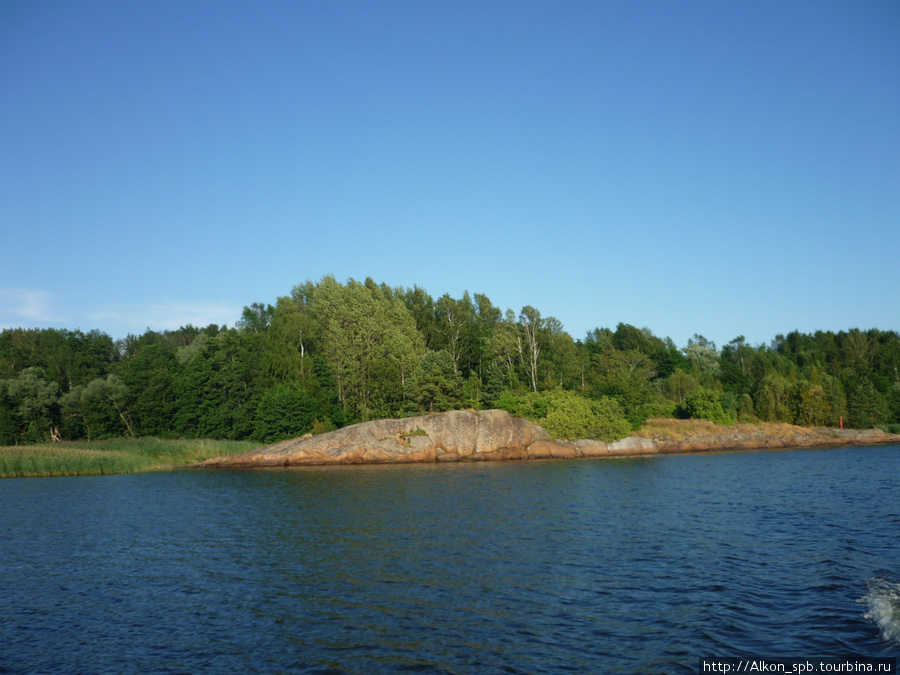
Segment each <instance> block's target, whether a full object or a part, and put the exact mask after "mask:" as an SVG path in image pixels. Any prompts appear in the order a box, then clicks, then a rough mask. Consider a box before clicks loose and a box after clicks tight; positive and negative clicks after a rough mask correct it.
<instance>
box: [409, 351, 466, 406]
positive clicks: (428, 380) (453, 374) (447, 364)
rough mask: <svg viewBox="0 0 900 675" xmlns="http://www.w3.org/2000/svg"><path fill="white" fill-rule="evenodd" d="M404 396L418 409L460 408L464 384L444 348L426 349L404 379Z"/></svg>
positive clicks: (451, 358)
mask: <svg viewBox="0 0 900 675" xmlns="http://www.w3.org/2000/svg"><path fill="white" fill-rule="evenodd" d="M406 386H407V399H408V401H409V403H410V405H411V407H412V409H413V410H416V411H418V412H428V413H433V412H441V411H444V410H453V409H456V408H459V407H461V405H462V403H463V392H464V383H463V379H462V376H461V375H460V374H459V373H458V372H457V371H456V370H455V369H454V367H453V357H452V356H451V355H450V354H449V353H447V352H446V351H445V350H443V349H442V350H440V351H436V352H432V351H430V352H426V353H425V354H424V355H423V356H422V357H421V358H420V359H419V364H418V366H417V367H416V369H415V372H414V373H413V376H412V377H411V378H409V379H408V380H407V384H406Z"/></svg>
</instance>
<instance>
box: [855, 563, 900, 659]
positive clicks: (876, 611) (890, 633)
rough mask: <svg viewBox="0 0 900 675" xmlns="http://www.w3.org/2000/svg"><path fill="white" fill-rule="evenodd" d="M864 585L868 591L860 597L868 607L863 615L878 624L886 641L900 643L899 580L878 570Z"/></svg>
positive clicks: (886, 572) (889, 573)
mask: <svg viewBox="0 0 900 675" xmlns="http://www.w3.org/2000/svg"><path fill="white" fill-rule="evenodd" d="M866 586H867V587H868V589H869V592H868V593H866V594H865V595H864V596H863V597H862V598H860V602H862V603H863V604H864V605H865V606H866V608H867V609H868V611H867V612H866V613H865V614H864V615H863V616H864V617H865V618H867V619H869V620H871V621H874V622H875V623H876V624H877V625H878V627H879V628H880V629H881V636H882V637H883V638H884V639H885V640H886V641H887V642H893V643H894V644H897V645H900V580H898V579H897V577H896V576H895V575H893V574H892V573H891V572H888V571H885V570H879V571H878V572H876V573H875V574H874V575H873V576H872V577H870V578H869V579H868V580H866Z"/></svg>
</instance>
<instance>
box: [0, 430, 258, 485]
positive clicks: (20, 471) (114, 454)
mask: <svg viewBox="0 0 900 675" xmlns="http://www.w3.org/2000/svg"><path fill="white" fill-rule="evenodd" d="M258 447H259V443H255V442H252V441H218V440H210V439H190V440H185V439H161V438H133V439H131V438H128V439H126V438H115V439H109V440H104V441H92V442H88V441H71V442H61V443H53V444H40V445H19V446H12V447H0V478H21V477H26V476H87V475H97V474H113V473H138V472H141V471H160V470H167V469H174V468H178V467H183V466H189V465H191V464H196V463H198V462H202V461H204V460H207V459H213V458H214V457H226V456H229V455H236V454H239V453H242V452H249V451H250V450H254V449H256V448H258Z"/></svg>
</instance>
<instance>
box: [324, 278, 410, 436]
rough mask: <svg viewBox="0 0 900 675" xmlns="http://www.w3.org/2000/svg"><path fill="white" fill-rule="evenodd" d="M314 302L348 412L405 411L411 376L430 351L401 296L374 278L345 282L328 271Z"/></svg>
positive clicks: (326, 356) (378, 413) (361, 416)
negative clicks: (327, 275)
mask: <svg viewBox="0 0 900 675" xmlns="http://www.w3.org/2000/svg"><path fill="white" fill-rule="evenodd" d="M310 304H311V306H312V310H313V311H314V313H315V315H316V318H317V320H318V321H319V324H320V325H321V330H322V349H321V352H322V356H323V358H324V359H325V360H326V362H327V363H328V364H329V367H330V369H331V372H332V375H333V376H334V379H335V382H336V383H337V389H338V395H339V397H340V401H341V404H342V406H343V408H344V411H345V414H347V415H348V416H349V417H354V418H357V419H360V420H368V419H372V418H374V417H382V416H388V415H390V414H393V413H397V412H399V411H400V410H401V409H402V405H403V391H404V385H405V381H406V378H408V377H410V376H411V374H412V372H413V370H414V369H415V367H416V364H417V363H418V360H419V357H420V356H421V355H422V354H423V353H424V344H423V341H422V337H421V336H420V335H419V333H418V332H417V331H416V325H415V321H414V319H413V317H412V315H411V314H410V313H409V310H408V309H407V308H406V306H405V305H404V304H403V302H402V300H401V299H400V297H399V296H398V295H394V294H393V293H392V294H390V295H388V294H386V293H385V292H384V290H383V289H381V288H380V287H378V286H376V285H374V284H368V283H366V284H360V283H359V282H357V281H354V280H353V279H351V280H350V281H348V282H347V284H346V285H343V284H340V283H338V282H337V281H335V280H334V278H333V277H325V278H324V279H322V281H321V282H320V283H319V284H318V286H316V287H315V289H314V291H313V293H312V296H311V303H310Z"/></svg>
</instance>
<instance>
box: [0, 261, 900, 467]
mask: <svg viewBox="0 0 900 675" xmlns="http://www.w3.org/2000/svg"><path fill="white" fill-rule="evenodd" d="M460 410H473V411H489V410H503V411H505V412H506V413H508V414H510V415H512V416H514V417H518V418H522V419H525V420H529V421H530V422H532V423H534V424H536V425H539V426H540V427H542V428H543V429H544V430H546V432H547V434H548V435H549V439H553V440H554V442H556V441H558V440H559V439H591V440H593V441H597V442H599V443H612V442H617V441H618V440H620V439H623V438H625V437H627V436H629V434H634V433H642V431H641V430H642V429H646V427H645V426H644V425H645V424H646V423H647V422H648V420H652V419H669V418H678V419H680V420H694V421H701V420H705V421H707V422H710V423H715V424H716V425H720V426H722V427H729V426H732V425H735V424H740V423H745V424H775V423H777V424H787V425H798V426H800V427H804V428H829V427H830V428H834V427H843V428H846V429H873V428H876V427H877V428H881V429H883V430H884V431H885V432H888V433H897V432H898V431H900V333H898V332H897V331H894V330H879V329H874V328H873V329H869V330H865V331H864V330H860V329H858V328H851V329H849V330H847V331H840V332H831V331H816V332H815V333H811V334H804V333H800V332H799V331H793V332H790V333H787V334H786V335H777V336H775V338H774V339H773V340H772V341H771V342H770V343H768V344H758V345H751V344H749V343H748V342H747V341H746V340H745V338H744V337H743V336H740V335H739V336H737V337H735V338H734V339H732V340H731V341H730V342H728V343H727V344H725V345H724V346H721V347H717V346H716V344H715V343H714V342H712V341H710V340H707V339H706V338H705V337H703V336H702V335H700V334H695V335H694V337H693V338H691V339H689V340H688V341H687V344H686V345H684V346H679V345H676V344H675V343H674V342H673V341H672V340H671V339H670V338H668V337H666V338H662V337H659V336H656V335H654V334H653V332H652V331H651V330H650V329H649V328H647V327H644V328H638V327H637V326H633V325H629V324H626V323H619V324H618V325H617V326H616V327H615V328H607V327H602V328H601V327H598V328H595V329H593V330H590V331H588V332H587V334H586V335H584V336H582V337H581V338H578V337H577V336H576V337H573V336H572V335H570V334H568V333H567V332H566V331H565V330H564V329H563V325H562V323H561V322H560V321H559V320H558V319H556V318H554V317H552V316H545V315H543V314H542V313H541V312H540V311H538V309H536V308H535V307H533V306H531V305H526V306H524V307H522V309H521V311H519V312H518V313H516V312H515V311H513V310H512V309H507V310H505V311H503V310H502V309H501V308H500V307H498V306H495V305H494V304H493V303H492V302H491V301H490V299H489V298H488V297H487V296H485V295H482V294H479V293H475V294H474V295H470V294H469V292H468V291H466V292H464V293H463V295H462V297H460V298H453V297H451V296H450V295H447V294H445V295H443V296H441V297H440V298H434V297H432V296H431V295H429V294H428V293H427V292H426V291H425V290H424V289H422V288H419V287H417V286H414V287H412V288H403V287H390V286H388V285H386V284H377V283H375V281H373V280H372V279H366V280H365V281H364V282H359V281H355V280H354V279H349V280H348V281H347V282H346V283H341V282H339V281H337V280H336V279H335V278H334V277H333V276H326V277H323V278H322V279H321V280H320V281H318V282H312V281H306V282H304V283H302V284H300V285H298V286H296V287H294V288H293V290H292V291H291V293H290V295H286V296H283V297H279V298H278V299H277V301H276V303H275V304H274V305H270V304H265V303H253V304H252V305H250V306H249V307H245V308H244V311H243V313H242V315H241V316H240V318H238V319H237V321H236V322H235V324H234V325H233V327H230V328H229V327H228V326H218V325H215V324H210V325H208V326H206V327H197V326H192V325H187V326H182V327H180V328H178V329H176V330H164V331H161V332H158V331H153V330H150V329H148V330H147V331H146V332H145V333H144V334H143V335H129V336H127V337H126V338H124V339H121V340H114V339H113V338H112V337H110V336H109V335H106V334H104V333H102V332H100V331H97V330H92V331H90V332H82V331H81V330H67V329H55V328H7V329H3V330H0V448H19V449H14V450H6V451H4V453H3V457H5V459H4V460H3V461H5V462H8V463H10V465H11V467H12V468H9V469H0V471H6V472H8V473H9V474H10V475H25V474H27V475H35V474H38V473H40V472H49V473H52V474H56V473H62V472H68V471H70V470H69V469H68V468H66V467H67V466H68V465H69V464H71V463H74V464H76V465H77V466H79V467H81V468H79V469H76V471H78V472H81V473H84V472H93V473H104V472H109V471H144V470H152V469H154V468H157V467H162V468H167V467H170V466H173V467H174V466H182V465H189V464H191V463H195V462H196V461H202V460H203V458H204V457H206V455H203V454H202V453H200V454H198V453H197V452H195V450H194V448H195V446H194V445H191V444H193V443H199V444H201V445H202V444H203V443H204V442H210V441H208V440H207V441H204V439H217V440H226V439H227V440H228V441H234V442H246V443H248V444H249V445H247V446H244V447H250V448H260V447H264V446H267V445H269V444H272V443H279V442H281V441H284V439H295V438H299V437H302V436H305V435H306V434H313V435H315V436H320V435H322V434H326V433H328V432H332V431H339V430H341V429H347V428H350V427H353V426H355V425H358V424H365V423H369V422H372V421H375V420H391V419H403V418H407V417H415V416H423V415H432V414H442V413H447V412H450V411H460ZM412 431H414V429H413V430H412ZM647 433H649V432H647ZM115 439H130V440H131V441H133V443H134V444H135V445H134V446H131V445H129V443H130V441H129V442H128V443H126V442H124V441H116V440H115ZM142 439H166V440H160V441H158V442H157V443H158V444H159V445H152V444H151V445H144V444H145V443H148V441H145V440H142ZM175 439H188V440H184V441H178V440H175ZM549 439H548V440H549ZM101 441H102V442H103V443H107V442H108V444H106V445H104V444H102V443H101V445H99V446H98V445H96V443H97V442H101ZM751 441H752V439H751ZM751 441H748V442H751ZM69 442H77V444H76V445H71V446H64V445H63V443H69ZM405 442H407V443H409V444H411V445H415V446H417V447H420V446H421V445H422V442H421V438H419V439H417V438H416V437H415V436H412V437H409V438H407V439H406V441H405ZM167 443H174V444H175V445H166V444H167ZM179 443H180V444H182V446H183V447H181V446H178V444H179ZM308 445H309V444H307V446H308ZM557 445H560V444H559V443H557ZM64 447H68V448H71V451H66V452H63V451H62V450H60V448H64ZM360 447H361V446H360ZM404 447H405V446H404ZM598 447H599V446H598ZM22 448H31V449H27V450H26V449H22ZM134 448H137V450H135V449H134ZM173 448H174V449H173ZM236 452H237V453H238V454H240V451H236ZM361 452H362V451H361ZM116 453H119V454H116ZM229 453H231V450H223V451H222V453H221V454H223V455H224V454H229ZM362 454H365V452H362ZM76 456H77V457H78V458H79V459H78V461H77V462H75V461H74V460H72V461H70V458H71V457H76ZM60 457H65V459H60ZM54 464H58V465H59V468H58V469H54V468H52V467H53V466H54ZM46 466H50V467H51V468H50V469H46V468H45V467H46ZM0 475H2V474H0Z"/></svg>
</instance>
